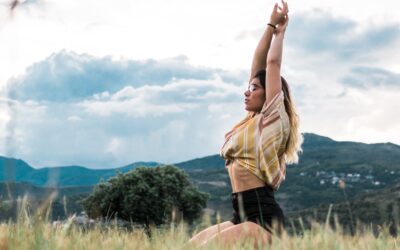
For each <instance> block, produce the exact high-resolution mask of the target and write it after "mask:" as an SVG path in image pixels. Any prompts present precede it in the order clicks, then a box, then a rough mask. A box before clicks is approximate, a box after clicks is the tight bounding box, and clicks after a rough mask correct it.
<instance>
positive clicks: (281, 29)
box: [265, 3, 289, 102]
mask: <svg viewBox="0 0 400 250" xmlns="http://www.w3.org/2000/svg"><path fill="white" fill-rule="evenodd" d="M284 6H286V10H288V9H287V3H284ZM288 23H289V16H288V15H287V12H286V14H285V20H284V22H283V23H281V24H280V25H278V27H277V28H276V30H275V37H274V39H273V41H272V43H271V48H270V50H269V53H268V57H267V61H266V64H267V74H266V79H265V80H266V82H265V95H266V101H267V102H269V101H271V100H272V98H274V96H275V95H277V94H278V93H279V92H280V91H281V90H282V82H281V64H282V50H283V39H284V36H285V31H286V27H287V25H288Z"/></svg>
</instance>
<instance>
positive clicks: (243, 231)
mask: <svg viewBox="0 0 400 250" xmlns="http://www.w3.org/2000/svg"><path fill="white" fill-rule="evenodd" d="M243 240H245V241H251V242H252V243H253V244H254V246H260V245H266V244H267V243H271V234H270V233H269V232H268V231H267V230H265V229H264V228H263V227H261V226H260V225H258V224H256V223H254V222H250V221H247V222H243V223H240V224H238V225H234V226H231V227H229V228H226V229H224V230H222V231H221V233H219V234H218V235H214V236H213V237H212V238H210V240H208V241H207V242H206V243H205V244H208V243H210V242H214V241H217V242H218V243H220V244H223V245H225V246H230V245H234V244H236V243H237V242H238V241H243Z"/></svg>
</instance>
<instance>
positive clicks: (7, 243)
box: [0, 219, 400, 250]
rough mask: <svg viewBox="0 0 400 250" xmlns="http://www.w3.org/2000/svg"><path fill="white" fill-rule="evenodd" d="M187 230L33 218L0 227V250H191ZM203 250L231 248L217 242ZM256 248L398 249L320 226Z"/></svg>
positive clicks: (396, 242) (368, 234)
mask: <svg viewBox="0 0 400 250" xmlns="http://www.w3.org/2000/svg"><path fill="white" fill-rule="evenodd" d="M199 229H201V228H199ZM189 238H190V235H189V233H188V227H187V226H185V225H184V224H180V225H178V226H176V227H169V228H167V229H153V230H151V237H148V236H147V234H146V233H145V232H144V231H143V230H139V229H138V230H133V231H127V230H121V229H117V228H115V227H113V226H110V227H108V228H102V229H100V228H95V229H92V230H86V231H85V230H82V229H79V228H76V227H74V226H72V225H70V224H68V223H67V224H65V225H64V226H62V227H58V228H55V227H53V226H52V225H51V224H49V223H45V222H43V221H40V220H39V221H37V222H35V219H29V220H21V221H19V222H18V223H11V222H10V223H4V224H1V225H0V249H41V250H42V249H192V248H193V247H192V246H190V245H187V241H188V240H189ZM204 249H232V247H223V246H221V245H219V244H217V243H215V244H213V245H208V246H207V247H206V248H204ZM235 249H254V247H253V244H251V243H250V242H245V241H238V242H237V245H236V247H235ZM259 249H318V250H321V249H338V250H339V249H363V250H365V249H379V250H381V249H400V238H399V237H393V236H391V235H390V234H389V231H388V229H387V228H382V229H381V230H380V232H379V234H378V235H376V234H375V235H374V234H373V232H372V231H371V230H368V229H367V230H363V232H362V233H361V232H357V233H356V234H355V235H354V236H350V235H346V234H343V233H342V232H341V231H340V230H335V231H333V230H332V229H330V228H327V227H325V226H324V225H321V224H313V226H312V227H311V229H309V230H304V231H302V232H300V233H297V234H291V235H289V234H287V233H286V232H284V233H283V234H282V235H281V236H280V237H277V236H273V238H272V245H269V246H264V247H261V246H260V247H259Z"/></svg>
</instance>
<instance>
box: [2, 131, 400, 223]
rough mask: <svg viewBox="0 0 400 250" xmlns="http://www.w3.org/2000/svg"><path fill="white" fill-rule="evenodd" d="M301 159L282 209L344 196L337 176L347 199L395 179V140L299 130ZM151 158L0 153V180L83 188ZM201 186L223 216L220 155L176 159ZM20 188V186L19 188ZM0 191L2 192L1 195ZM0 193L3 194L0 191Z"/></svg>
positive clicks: (281, 198)
mask: <svg viewBox="0 0 400 250" xmlns="http://www.w3.org/2000/svg"><path fill="white" fill-rule="evenodd" d="M304 139H305V140H304V144H303V152H304V153H303V154H302V155H301V156H300V162H299V164H296V165H289V166H288V168H287V176H286V180H285V182H283V184H282V185H281V187H280V189H279V190H278V191H277V193H276V198H277V200H278V202H279V203H280V204H281V206H282V208H283V210H284V212H285V213H291V212H294V211H302V210H304V209H307V208H310V207H316V206H318V205H320V204H331V203H332V204H338V203H340V202H342V201H343V191H342V190H341V189H340V188H339V187H338V183H339V180H343V181H344V182H345V183H346V192H347V195H348V197H349V199H352V198H353V197H356V196H359V195H363V194H367V193H372V192H375V191H378V190H382V189H384V188H387V187H391V186H394V185H395V184H397V183H400V161H399V160H398V159H400V146H398V145H395V144H391V143H377V144H365V143H356V142H338V141H334V140H332V139H330V138H327V137H323V136H319V135H315V134H310V133H306V134H304ZM157 165H159V163H155V162H149V163H146V162H139V163H133V164H130V165H128V166H124V167H120V168H115V169H102V170H98V169H88V168H84V167H78V166H71V167H54V168H40V169H35V168H32V167H31V166H29V165H28V164H26V163H25V162H24V161H22V160H17V159H12V158H5V157H0V181H4V180H8V181H16V182H27V183H31V184H34V185H37V186H42V187H43V186H52V187H61V188H62V187H66V186H87V187H86V188H81V187H76V190H75V191H74V192H75V194H78V193H79V192H80V191H79V190H80V189H81V191H82V193H86V192H87V190H88V189H90V188H91V187H90V186H93V185H95V184H97V183H98V182H99V181H100V180H101V179H103V180H107V179H108V178H109V177H111V176H114V175H115V174H116V173H117V172H121V173H124V172H127V171H129V170H130V169H133V168H135V167H137V166H157ZM175 165H176V166H178V167H180V168H182V169H184V170H185V171H186V172H187V173H188V175H189V178H190V179H191V180H192V181H193V182H194V183H195V184H196V185H197V186H198V187H199V189H200V190H201V191H204V192H208V193H210V194H211V199H210V200H209V203H208V207H209V208H210V209H212V210H214V211H220V213H221V215H222V217H223V218H225V219H227V218H229V217H230V214H231V201H230V193H231V188H230V181H229V177H228V174H227V171H226V169H225V167H224V160H223V159H221V157H220V156H219V155H212V156H207V157H204V158H198V159H193V160H190V161H185V162H180V163H176V164H175ZM22 189H24V188H21V190H22ZM1 192H3V191H1ZM4 194H5V193H4V192H3V195H4ZM3 197H5V196H3Z"/></svg>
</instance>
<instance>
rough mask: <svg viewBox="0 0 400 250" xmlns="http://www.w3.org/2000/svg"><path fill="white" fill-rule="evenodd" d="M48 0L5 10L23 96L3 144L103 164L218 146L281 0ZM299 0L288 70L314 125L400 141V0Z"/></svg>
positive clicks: (4, 40) (306, 126) (331, 132)
mask: <svg viewBox="0 0 400 250" xmlns="http://www.w3.org/2000/svg"><path fill="white" fill-rule="evenodd" d="M38 3H40V4H39V5H34V4H31V5H30V6H29V7H26V8H20V9H16V12H15V13H14V15H13V17H12V18H9V17H5V16H8V14H7V12H5V13H6V14H7V15H2V16H3V17H4V18H3V19H1V20H0V22H1V23H0V41H1V42H0V43H1V46H0V63H1V64H2V65H5V68H4V70H2V71H1V72H0V87H4V86H5V84H6V83H9V84H10V85H9V87H10V88H9V90H10V92H8V93H9V94H10V95H9V97H12V98H14V99H15V100H14V101H12V102H10V101H6V102H2V104H1V105H2V109H1V111H0V125H1V127H2V128H4V129H5V131H7V136H5V135H2V136H3V137H2V140H3V141H5V143H4V144H3V146H2V148H1V149H0V150H1V151H0V154H3V153H5V154H9V155H19V156H20V157H21V158H23V159H26V160H28V162H31V163H34V164H35V165H36V166H44V165H59V164H61V165H69V164H79V165H87V166H92V167H106V166H107V167H109V166H119V165H124V164H127V163H130V162H132V161H137V160H151V161H163V162H177V161H180V160H187V159H191V158H194V157H199V156H203V155H208V154H212V153H218V151H219V147H220V145H221V143H222V140H223V135H224V133H225V132H226V131H228V130H229V129H230V128H231V127H232V126H233V125H234V124H235V123H236V122H237V121H238V120H239V119H240V118H242V117H243V116H244V114H245V112H244V110H243V104H242V95H243V89H244V86H245V84H246V81H247V80H248V79H247V77H248V76H247V72H248V69H249V68H250V64H251V57H252V55H253V52H254V49H255V46H256V44H257V42H258V39H259V37H260V36H261V33H262V30H263V29H264V28H265V23H266V22H267V19H268V16H269V11H270V9H271V7H272V5H273V1H267V2H265V1H261V0H257V1H253V2H252V4H249V3H248V1H244V0H240V1H239V0H238V1H233V2H232V1H211V0H206V1H184V0H172V1H158V0H149V1H123V0H121V1H117V2H115V1H109V0H106V1H94V0H88V1H67V0H57V1H38ZM289 4H290V13H291V17H292V18H291V23H290V26H289V28H288V34H287V36H286V42H285V48H284V66H283V75H284V76H285V78H286V79H287V80H288V82H289V84H290V86H291V87H292V89H293V93H294V98H295V101H296V103H297V105H298V110H299V113H300V114H301V119H302V129H303V131H307V132H314V133H319V134H322V135H326V136H331V137H333V138H334V139H339V140H355V141H363V142H381V141H391V142H395V143H400V138H398V132H397V131H398V129H399V126H400V125H399V124H400V121H399V120H398V119H397V117H396V114H394V113H393V112H395V110H398V109H399V107H398V104H397V102H396V96H398V95H399V89H398V87H397V82H398V76H399V74H400V63H399V61H398V60H397V58H398V57H399V56H400V48H399V47H398V46H395V45H396V44H397V43H398V41H399V33H400V32H399V29H398V27H399V23H400V18H399V16H398V15H397V12H395V11H394V9H395V8H393V6H395V5H396V3H395V2H394V1H391V0H382V1H379V2H373V1H372V2H371V1H370V2H365V1H362V2H361V1H351V2H348V1H345V0H338V1H335V2H321V1H317V0H310V1H308V2H307V4H304V3H303V2H295V1H294V2H289ZM360 6H362V11H359V9H360ZM0 9H1V11H2V12H4V8H0ZM94 10H95V11H94ZM205 13H206V17H207V18H205ZM238 17H240V18H238ZM296 19H297V21H296ZM241 32H242V33H241ZM238 34H239V37H241V39H237V38H238ZM60 51H61V52H60ZM71 51H74V52H71ZM49 55H50V56H49ZM148 58H152V59H148ZM155 72H156V73H155ZM355 83H356V84H355ZM357 84H358V86H362V88H360V87H357ZM4 93H5V92H4V91H3V92H2V98H6V96H4ZM3 131H4V130H3Z"/></svg>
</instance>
